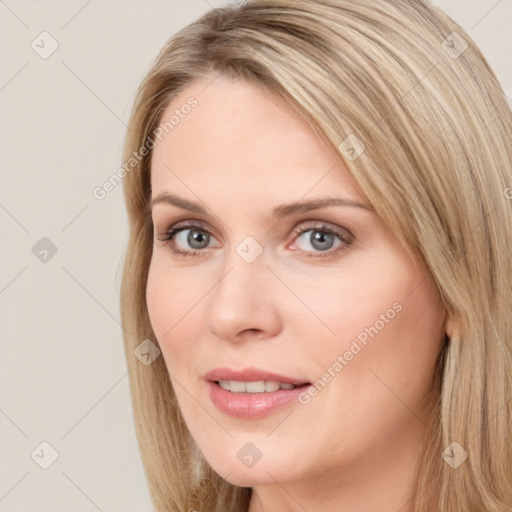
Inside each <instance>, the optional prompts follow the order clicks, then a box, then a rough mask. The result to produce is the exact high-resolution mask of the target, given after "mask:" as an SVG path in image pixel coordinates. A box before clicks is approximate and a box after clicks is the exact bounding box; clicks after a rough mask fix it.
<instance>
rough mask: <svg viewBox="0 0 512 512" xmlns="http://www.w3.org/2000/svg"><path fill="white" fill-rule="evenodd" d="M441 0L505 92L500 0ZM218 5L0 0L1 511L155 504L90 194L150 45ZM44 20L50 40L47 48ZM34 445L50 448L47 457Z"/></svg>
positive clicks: (505, 22)
mask: <svg viewBox="0 0 512 512" xmlns="http://www.w3.org/2000/svg"><path fill="white" fill-rule="evenodd" d="M437 3H438V4H439V5H440V6H441V7H442V8H443V9H444V10H445V11H446V12H447V13H448V14H449V15H450V16H452V18H453V19H455V21H457V22H458V23H460V24H461V25H462V27H463V28H464V29H466V31H467V32H468V33H469V35H470V36H471V37H472V38H473V39H474V40H475V41H476V43H477V44H478V45H479V46H480V48H481V49H482V51H483V53H484V55H486V57H487V59H488V61H489V63H490V64H491V66H492V67H493V68H494V70H495V72H496V73H497V75H498V77H499V78H500V80H501V81H502V84H503V87H504V89H505V91H506V93H507V95H508V97H509V98H510V102H511V104H512V64H511V58H510V52H511V49H512V30H511V22H512V1H511V0H501V1H498V2H497V1H496V0H470V1H468V0H438V1H437ZM221 5H223V2H221V1H215V2H214V1H212V0H209V2H206V1H205V0H188V1H179V0H167V1H163V0H150V1H134V0H124V1H121V0H104V1H101V2H100V1H98V0H96V1H90V0H89V1H87V0H73V1H67V2H64V1H56V0H53V1H41V2H37V1H31V2H29V1H27V0H6V2H0V34H1V35H0V37H1V46H0V48H1V68H0V109H1V112H0V129H1V133H0V141H1V151H0V158H1V161H0V162H1V178H0V179H1V182H0V229H1V237H2V245H1V260H0V261H1V264H0V308H1V318H0V322H1V323H0V325H1V340H2V351H1V357H0V379H1V386H0V393H1V394H0V439H1V443H0V449H1V452H0V460H1V461H2V462H1V465H0V511H4V512H28V511H38V512H46V511H48V512H50V511H51V512H64V511H66V512H69V511H74V512H91V511H95V510H101V511H103V512H118V511H119V512H121V511H122V512H130V511H137V512H145V511H147V512H149V511H150V510H152V507H151V502H150V499H149V494H148V491H147V485H146V481H145V476H144V472H143V468H142V464H141V461H140V456H139V453H138V448H137V444H136V438H135V431H134V426H133V419H132V410H131V403H130V396H129V388H128V375H127V367H126V361H125V356H124V350H123V345H122V338H121V332H122V330H121V327H120V323H119V318H120V315H119V300H118V297H119V287H120V277H121V273H120V272H121V257H122V254H123V251H124V249H125V247H126V241H127V233H128V229H127V218H126V214H125V211H124V203H123V194H122V185H118V186H117V187H115V188H114V190H112V191H111V192H110V193H109V194H108V195H107V196H106V197H105V198H104V199H102V200H98V199H96V198H95V197H94V196H93V193H92V192H93V189H94V188H95V187H98V186H101V185H102V184H103V183H104V182H105V181H106V180H107V179H108V178H109V177H110V176H111V175H112V174H113V173H114V172H115V171H116V170H117V169H118V168H119V167H120V166H121V164H122V161H121V150H122V144H123V139H124V135H125V130H126V123H127V122H128V116H129V113H130V108H131V105H132V101H133V98H134V94H135V91H136V88H137V86H138V85H139V83H140V81H141V80H142V78H143V76H144V74H145V72H146V71H147V70H148V69H149V66H150V65H151V62H152V61H153V59H154V58H155V57H156V55H157V53H158V51H159V50H160V48H161V47H162V45H163V44H164V43H165V41H166V40H167V39H168V38H169V37H171V36H172V35H173V33H175V32H176V31H177V30H178V29H180V28H181V27H183V26H185V25H187V24H188V23H189V22H191V21H192V20H194V19H195V18H196V17H198V16H199V15H201V14H202V13H204V12H206V11H207V10H209V9H210V8H211V7H218V6H221ZM43 31H46V32H48V33H49V34H50V35H51V37H52V38H53V39H54V40H56V41H57V43H58V48H57V50H56V51H55V52H54V53H53V54H51V55H50V56H49V57H47V58H42V57H41V56H40V54H41V53H42V54H43V55H44V52H49V51H50V50H51V44H52V41H51V39H50V38H49V36H39V34H41V32H43ZM33 41H35V42H34V45H35V46H36V47H37V48H38V49H37V52H39V53H37V52H36V50H34V49H33V47H32V46H31V44H32V42H33ZM53 44H54V43H53ZM511 185H512V184H511ZM43 237H46V238H47V239H49V240H50V241H51V243H50V242H48V240H43V241H41V239H42V238H43ZM34 246H35V249H34ZM55 250H56V251H57V252H56V253H55V254H53V252H55ZM45 251H47V252H45ZM52 251H53V252H52ZM41 259H43V260H45V261H41ZM43 442H46V443H49V445H51V447H53V449H54V450H56V452H57V453H58V457H57V459H56V460H55V462H53V464H51V465H50V466H49V467H48V468H47V469H43V468H42V467H41V464H42V465H45V464H49V463H50V462H51V457H52V448H51V447H50V446H47V445H45V444H43V445H41V443H43Z"/></svg>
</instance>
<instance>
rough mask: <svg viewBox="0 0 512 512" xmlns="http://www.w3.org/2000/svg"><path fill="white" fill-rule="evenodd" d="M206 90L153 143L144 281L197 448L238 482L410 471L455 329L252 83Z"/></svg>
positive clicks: (406, 262)
mask: <svg viewBox="0 0 512 512" xmlns="http://www.w3.org/2000/svg"><path fill="white" fill-rule="evenodd" d="M207 84H208V82H196V83H193V84H191V85H189V87H188V88H187V89H185V90H184V91H183V92H182V93H181V94H180V95H179V96H177V97H176V98H174V100H173V101H172V103H171V104H170V105H169V107H168V108H167V110H166V112H165V114H164V116H163V122H165V121H168V120H169V119H170V118H171V116H173V115H174V118H173V120H172V121H171V123H172V128H171V124H168V125H167V127H166V130H165V129H164V130H161V131H160V132H159V133H161V134H163V136H162V137H161V140H157V139H155V142H156V146H155V148H154V150H153V156H152V171H151V173H152V174H151V184H152V199H153V200H154V201H153V206H152V218H153V224H154V234H155V237H156V238H155V242H154V247H153V256H152V260H151V266H150V271H149V277H148V284H147V305H148V310H149V315H150V319H151V324H152V327H153V330H154V332H155V335H156V337H157V339H158V342H159V344H160V347H161V349H162V354H163V357H164V359H165V363H166V365H167V368H168V370H169V374H170V376H171V379H172V383H173V386H174V390H175V392H176V396H177V399H178V402H179V406H180V409H181V412H182V413H183V417H184V419H185V421H186V424H187V426H188V428H189V430H190V432H191V434H192V436H193V437H194V439H195V441H196V442H197V445H198V446H199V448H200V450H201V451H202V453H203V454H204V456H205V458H206V459H207V461H208V462H209V464H210V465H211V466H212V467H213V468H214V470H216V471H217V472H218V473H219V474H220V475H221V476H223V477H225V478H226V479H227V480H228V481H230V482H231V483H234V484H236V485H242V486H254V485H257V484H265V483H270V484H275V483H276V482H279V483H282V484H285V483H286V482H291V481H300V480H305V479H314V478H316V477H318V478H319V481H322V482H327V481H329V477H332V478H339V477H340V475H341V474H343V475H345V476H346V478H349V479H356V478H361V477H362V476H363V475H367V474H368V472H371V471H372V468H374V469H373V470H376V468H378V467H381V466H382V464H386V465H387V466H389V464H390V462H397V463H398V461H406V459H407V458H408V457H412V456H414V457H416V456H417V453H418V451H417V450H418V449H419V439H420V436H421V435H422V434H423V432H424V430H425V428H426V427H425V424H424V423H425V422H426V421H427V418H428V413H429V410H430V409H429V407H430V403H431V402H430V401H429V399H430V397H431V395H430V394H431V391H432V389H433V376H434V372H435V367H436V362H437V356H438V353H439V349H440V344H441V341H442V338H443V335H444V332H445V325H444V320H445V317H444V312H443V309H442V306H441V301H440V298H439V295H438V292H437V288H436V287H435V285H434V283H433V281H432V279H431V278H430V277H429V276H428V272H426V271H425V270H424V269H422V268H420V267H419V266H418V265H417V264H416V262H415V261H413V260H412V259H411V258H410V257H409V256H408V255H407V253H406V251H405V249H404V248H403V247H402V246H401V245H400V244H399V243H398V241H397V239H396V238H395V237H394V236H393V235H392V234H391V233H390V232H389V230H388V229H387V227H386V226H385V225H384V224H383V223H382V221H381V220H380V218H379V217H378V216H377V215H376V213H375V212H374V211H373V210H372V208H371V206H369V205H368V203H367V200H366V198H365V197H364V195H363V194H362V193H361V191H360V189H359V188H358V186H357V185H356V183H355V181H354V180H353V179H352V178H351V176H350V174H349V172H348V170H347V168H346V167H345V165H344V163H343V161H342V158H341V154H340V155H337V154H334V153H333V152H331V151H330V150H329V149H328V147H327V146H325V145H324V144H323V143H322V142H321V141H320V139H319V138H318V137H317V136H316V135H315V133H314V131H312V129H311V128H310V127H309V125H308V124H307V123H306V122H304V121H303V120H302V119H301V118H300V117H298V116H297V115H295V114H292V113H291V112H290V111H289V110H287V109H286V108H285V107H284V105H283V104H281V103H279V102H278V101H277V100H273V99H272V98H271V97H270V96H269V95H267V94H265V93H264V92H262V90H261V89H259V88H257V87H256V86H254V85H250V84H248V83H246V82H243V81H236V82H235V81H231V80H228V79H225V78H222V77H218V78H217V79H215V80H214V81H213V82H211V83H210V84H209V85H208V87H207V88H205V87H206V85H207ZM191 97H194V98H195V100H190V101H189V99H190V98H191ZM188 101H189V103H187V102H188ZM186 105H194V106H193V107H187V106H186ZM176 110H177V112H176ZM363 142H364V141H363ZM171 195H172V196H173V197H174V198H179V200H178V199H176V200H175V201H172V198H170V196H171ZM166 196H167V198H166ZM328 198H329V199H330V198H332V199H336V200H337V201H338V204H335V205H331V206H329V205H327V206H322V207H319V208H315V209H312V208H310V207H309V206H300V207H299V204H302V203H304V204H313V203H314V202H315V201H317V200H319V199H323V200H325V199H328ZM341 200H343V201H346V203H345V204H343V202H342V201H341ZM356 203H357V204H356ZM180 204H181V206H180ZM187 205H188V206H187ZM192 205H194V206H193V207H192ZM285 205H286V206H285ZM178 228H179V231H177V232H176V233H175V234H174V235H173V237H172V238H171V239H169V240H167V241H162V240H164V239H165V238H166V236H168V235H169V234H171V233H170V230H171V229H178ZM159 239H160V240H159ZM174 250H179V251H183V253H176V252H174ZM246 382H250V384H245V383H246ZM294 386H295V387H294ZM278 388H279V389H278ZM290 388H291V389H290ZM264 390H265V391H264ZM391 465H393V464H391ZM409 467H411V466H409ZM389 471H392V470H391V469H390V470H389ZM326 475H327V476H326Z"/></svg>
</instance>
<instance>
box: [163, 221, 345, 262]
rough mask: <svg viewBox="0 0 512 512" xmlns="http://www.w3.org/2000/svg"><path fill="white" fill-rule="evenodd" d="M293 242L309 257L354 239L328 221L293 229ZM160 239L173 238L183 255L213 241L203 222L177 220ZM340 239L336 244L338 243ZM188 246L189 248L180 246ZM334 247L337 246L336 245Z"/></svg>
mask: <svg viewBox="0 0 512 512" xmlns="http://www.w3.org/2000/svg"><path fill="white" fill-rule="evenodd" d="M306 233H311V234H310V235H309V236H308V237H305V238H304V240H303V241H302V242H301V243H300V244H298V243H297V242H298V241H299V240H300V238H301V237H302V236H303V235H305V234H306ZM294 235H296V236H295V238H294V245H295V246H297V245H299V247H298V249H299V250H300V251H301V252H305V253H306V254H305V256H306V257H308V258H309V257H328V256H334V255H335V254H337V253H338V252H339V251H341V250H344V249H346V248H347V247H348V246H349V245H350V244H351V243H352V235H351V234H349V233H348V232H346V230H344V231H341V230H340V231H337V230H334V229H332V228H329V227H327V226H326V225H324V224H322V225H319V226H318V225H315V226H307V227H304V226H303V225H301V227H299V228H297V229H296V230H294ZM155 238H156V239H157V240H159V241H161V242H164V243H166V242H170V244H169V246H170V249H171V251H172V252H173V253H175V254H179V255H181V256H200V255H201V253H204V252H205V250H204V249H207V248H208V247H209V245H210V242H211V240H212V238H213V237H212V235H211V233H210V232H209V231H208V230H207V229H206V228H205V227H203V226H202V225H200V224H197V223H195V224H193V223H189V224H184V223H178V224H176V225H174V226H172V227H171V228H169V229H167V230H166V231H165V233H164V235H163V236H162V237H160V238H159V237H155ZM304 241H305V243H309V244H311V246H312V247H313V250H308V249H304V248H303V247H302V245H303V243H304ZM336 242H338V243H337V245H335V244H336ZM180 246H181V247H185V248H186V247H188V248H190V249H192V250H189V249H181V248H180ZM333 247H334V248H333Z"/></svg>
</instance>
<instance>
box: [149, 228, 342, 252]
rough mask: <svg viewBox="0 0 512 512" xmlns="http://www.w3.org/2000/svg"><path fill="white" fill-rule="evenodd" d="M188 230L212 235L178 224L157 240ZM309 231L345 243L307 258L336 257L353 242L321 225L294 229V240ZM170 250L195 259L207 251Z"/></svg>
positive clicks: (199, 229)
mask: <svg viewBox="0 0 512 512" xmlns="http://www.w3.org/2000/svg"><path fill="white" fill-rule="evenodd" d="M301 226H303V225H301ZM194 228H197V229H194ZM187 229H192V231H201V232H204V233H207V234H209V235H211V233H210V232H209V231H208V230H207V229H206V228H205V227H204V226H202V225H201V224H200V223H197V221H196V223H178V224H175V225H174V226H172V227H170V228H169V229H167V230H166V231H165V232H164V236H163V237H161V238H159V237H155V238H156V239H157V240H159V241H160V242H163V243H166V242H172V241H173V239H174V237H175V236H176V235H177V234H178V233H179V232H180V231H185V230H187ZM308 231H319V232H322V233H327V234H329V235H334V236H335V237H337V238H338V239H339V240H340V241H341V242H343V243H342V244H341V245H339V246H338V247H337V248H335V249H327V250H325V251H313V252H312V253H311V252H310V253H307V254H306V255H305V256H306V257H307V258H311V257H313V258H328V257H333V256H335V255H337V254H338V252H340V251H342V250H345V249H347V248H348V247H349V246H350V245H351V243H352V241H351V240H350V239H349V238H348V237H347V236H346V235H345V234H343V233H342V232H339V231H336V230H333V229H332V228H329V227H327V226H326V225H325V224H320V225H314V226H308V227H307V228H302V227H301V228H296V229H294V231H293V234H294V235H295V238H294V241H295V239H296V238H298V237H299V236H301V235H303V234H304V233H307V232H308ZM170 248H171V251H172V252H173V253H175V254H178V255H180V256H184V257H187V256H189V257H193V256H200V255H201V253H204V252H205V249H201V250H197V249H196V250H192V251H182V250H181V249H177V248H176V247H175V245H174V244H172V243H171V244H170Z"/></svg>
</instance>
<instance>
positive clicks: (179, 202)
mask: <svg viewBox="0 0 512 512" xmlns="http://www.w3.org/2000/svg"><path fill="white" fill-rule="evenodd" d="M161 203H166V204H171V205H174V206H177V207H178V208H182V209H184V210H188V211H189V212H192V213H196V214H200V215H205V216H209V214H208V212H207V211H206V209H205V208H203V207H202V206H201V205H200V204H199V203H196V202H194V201H189V200H188V199H184V198H182V197H179V196H176V195H174V194H168V193H166V192H162V193H161V194H158V195H157V196H156V197H155V198H153V199H152V200H151V201H150V202H149V203H148V205H147V213H148V215H150V214H151V211H152V209H153V206H155V205H156V204H161ZM328 206H350V207H353V208H361V209H363V210H367V211H370V212H374V211H375V210H374V208H373V207H372V205H370V204H362V203H358V202H356V201H352V200H350V199H343V198H338V197H320V198H318V199H311V200H309V201H302V202H295V203H289V204H282V205H280V206H277V207H275V208H274V210H273V212H272V217H273V218H276V219H282V218H284V217H288V216H291V215H296V214H299V213H306V212H309V211H312V210H318V209H320V208H326V207H328Z"/></svg>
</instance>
